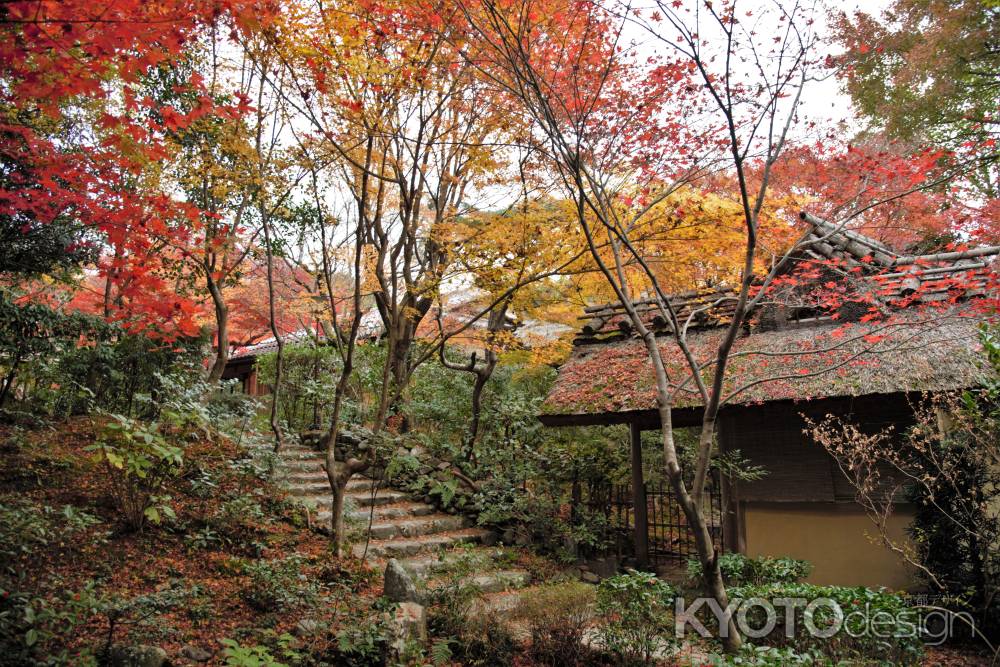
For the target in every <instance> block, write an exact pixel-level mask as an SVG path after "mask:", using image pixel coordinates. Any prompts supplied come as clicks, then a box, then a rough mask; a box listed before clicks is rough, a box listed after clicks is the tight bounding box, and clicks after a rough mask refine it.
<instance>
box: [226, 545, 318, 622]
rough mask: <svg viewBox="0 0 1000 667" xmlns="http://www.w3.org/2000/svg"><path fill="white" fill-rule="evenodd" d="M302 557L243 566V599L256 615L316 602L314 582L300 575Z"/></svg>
mask: <svg viewBox="0 0 1000 667" xmlns="http://www.w3.org/2000/svg"><path fill="white" fill-rule="evenodd" d="M301 566H302V558H301V556H297V555H296V556H289V557H288V558H283V559H281V560H262V561H258V562H255V563H250V564H249V565H247V566H246V573H247V575H249V582H248V584H247V586H246V588H244V589H243V599H244V600H246V601H247V603H248V604H249V605H250V606H252V607H253V608H255V609H257V610H259V611H265V612H269V611H281V610H286V609H291V608H294V607H298V606H301V605H303V604H307V603H310V602H313V601H315V600H316V598H317V596H318V594H319V590H318V587H317V585H316V583H315V582H311V581H309V580H307V579H306V578H305V577H304V576H303V575H302V574H301V573H300V569H301Z"/></svg>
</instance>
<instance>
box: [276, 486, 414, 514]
mask: <svg viewBox="0 0 1000 667" xmlns="http://www.w3.org/2000/svg"><path fill="white" fill-rule="evenodd" d="M346 497H347V498H348V499H349V500H350V501H351V503H353V504H354V506H355V507H357V508H362V507H371V506H372V505H376V506H378V507H381V506H382V505H395V504H398V503H401V502H403V501H406V500H409V496H408V495H406V494H405V493H403V492H402V491H396V490H395V489H379V492H378V494H376V495H375V497H374V498H372V494H371V493H370V492H367V491H364V490H362V491H357V492H354V493H352V492H350V491H348V492H347V494H346ZM295 499H296V500H298V501H299V502H302V503H307V504H310V505H314V506H316V507H320V508H326V507H329V506H330V503H331V502H332V501H333V497H332V496H331V495H330V492H329V490H325V493H313V494H306V495H296V496H295ZM320 514H321V515H323V514H324V512H320ZM325 514H326V516H327V517H329V511H328V510H327V511H326V512H325Z"/></svg>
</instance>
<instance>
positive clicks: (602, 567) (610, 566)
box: [588, 556, 619, 579]
mask: <svg viewBox="0 0 1000 667" xmlns="http://www.w3.org/2000/svg"><path fill="white" fill-rule="evenodd" d="M588 565H590V569H591V570H592V571H594V572H596V573H597V574H598V575H599V576H600V577H601V579H606V578H608V577H613V576H615V575H616V574H618V565H619V563H618V558H616V557H615V556H607V557H605V558H594V559H593V560H591V561H589V562H588Z"/></svg>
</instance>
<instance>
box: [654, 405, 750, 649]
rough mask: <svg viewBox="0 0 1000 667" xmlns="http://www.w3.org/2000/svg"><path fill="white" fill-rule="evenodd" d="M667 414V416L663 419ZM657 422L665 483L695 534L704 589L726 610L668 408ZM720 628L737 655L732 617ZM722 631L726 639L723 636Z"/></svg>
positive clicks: (707, 533)
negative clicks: (664, 470)
mask: <svg viewBox="0 0 1000 667" xmlns="http://www.w3.org/2000/svg"><path fill="white" fill-rule="evenodd" d="M664 413H666V415H664ZM660 418H661V422H662V424H663V451H664V458H665V459H666V462H667V479H668V481H669V482H670V487H671V489H672V490H673V492H674V495H675V496H676V497H677V501H678V502H679V503H680V504H681V508H682V509H683V510H684V516H685V517H687V521H688V528H689V529H690V530H691V531H692V533H693V534H694V540H695V547H696V548H697V550H698V560H699V561H700V562H701V566H702V572H704V579H705V587H706V589H707V590H708V594H709V595H711V596H712V597H713V598H715V601H716V602H718V603H719V606H720V607H721V608H722V609H727V608H728V607H729V594H728V593H727V592H726V586H725V583H724V582H723V581H722V570H721V569H720V568H719V552H718V551H716V549H715V543H714V542H713V540H712V533H711V531H709V529H708V522H707V521H706V520H705V515H704V513H703V511H702V506H700V505H698V504H696V502H695V498H694V497H693V496H692V495H691V494H690V493H688V489H687V487H686V486H685V484H684V476H683V474H682V472H681V468H680V465H679V464H678V461H677V456H676V451H677V450H676V448H675V446H674V442H673V420H672V416H671V415H670V407H666V408H662V407H661V408H660ZM723 624H724V625H725V628H723V627H720V628H719V634H720V637H719V639H720V641H721V642H722V647H723V649H725V651H726V653H729V654H733V653H738V652H739V650H740V648H741V647H742V646H743V639H742V637H740V634H739V630H738V629H737V627H736V622H735V621H734V620H733V618H732V617H731V616H729V617H727V618H725V619H723V620H722V621H721V622H720V626H722V625H723ZM723 630H725V636H722V635H723Z"/></svg>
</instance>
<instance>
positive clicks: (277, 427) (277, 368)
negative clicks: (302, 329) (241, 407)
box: [220, 209, 285, 452]
mask: <svg viewBox="0 0 1000 667" xmlns="http://www.w3.org/2000/svg"><path fill="white" fill-rule="evenodd" d="M261 218H262V220H263V223H264V225H263V226H264V246H265V248H266V252H267V312H268V322H269V323H270V325H271V335H272V336H274V341H275V342H276V343H277V344H278V354H277V358H276V359H275V364H274V387H272V388H271V413H270V423H271V432H273V433H274V451H275V452H278V451H280V450H281V445H282V438H281V424H279V423H278V400H279V398H280V397H281V376H282V371H283V364H284V357H285V341H284V340H283V339H282V337H281V332H280V331H279V330H278V322H277V316H276V314H275V309H274V251H273V250H272V249H271V223H270V221H269V220H268V217H267V212H266V211H264V210H263V209H262V210H261ZM220 347H221V346H220Z"/></svg>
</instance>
